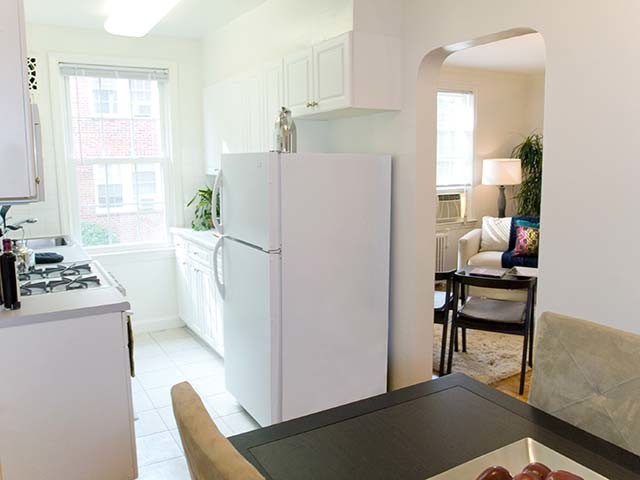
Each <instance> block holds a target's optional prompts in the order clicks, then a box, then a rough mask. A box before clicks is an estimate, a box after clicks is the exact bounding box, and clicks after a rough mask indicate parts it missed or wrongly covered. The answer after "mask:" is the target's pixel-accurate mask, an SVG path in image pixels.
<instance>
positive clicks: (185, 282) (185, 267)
mask: <svg viewBox="0 0 640 480" xmlns="http://www.w3.org/2000/svg"><path fill="white" fill-rule="evenodd" d="M176 261H177V264H176V270H177V273H178V278H177V283H178V315H179V316H180V319H181V320H182V321H183V322H184V323H186V324H187V326H189V327H190V326H191V324H192V323H193V304H192V299H191V289H190V277H191V275H190V273H189V271H190V266H189V264H188V261H187V258H186V256H184V257H183V256H180V255H179V256H177V257H176Z"/></svg>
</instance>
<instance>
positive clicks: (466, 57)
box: [445, 33, 545, 73]
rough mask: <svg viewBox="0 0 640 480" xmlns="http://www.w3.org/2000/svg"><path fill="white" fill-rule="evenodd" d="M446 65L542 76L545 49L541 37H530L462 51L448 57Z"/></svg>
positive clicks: (536, 34)
mask: <svg viewBox="0 0 640 480" xmlns="http://www.w3.org/2000/svg"><path fill="white" fill-rule="evenodd" d="M445 65H446V66H448V67H458V68H477V69H483V70H497V71H503V72H514V73H542V72H544V69H545V46H544V40H543V39H542V35H540V34H539V33H531V34H529V35H522V36H520V37H514V38H509V39H507V40H501V41H499V42H494V43H488V44H486V45H481V46H479V47H473V48H469V49H466V50H461V51H459V52H456V53H454V54H452V55H451V56H449V57H448V58H447V59H446V61H445Z"/></svg>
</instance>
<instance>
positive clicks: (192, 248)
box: [174, 235, 224, 355]
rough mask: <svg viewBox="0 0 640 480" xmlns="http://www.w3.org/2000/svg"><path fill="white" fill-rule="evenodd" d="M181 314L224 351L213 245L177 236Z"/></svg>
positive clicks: (177, 267)
mask: <svg viewBox="0 0 640 480" xmlns="http://www.w3.org/2000/svg"><path fill="white" fill-rule="evenodd" d="M174 243H175V245H176V262H177V264H176V273H177V279H176V281H177V290H178V315H179V316H180V318H181V319H182V321H184V323H185V324H186V325H187V327H189V329H190V330H191V331H192V332H193V333H195V334H196V335H198V336H199V337H200V338H201V339H202V340H203V341H204V342H205V343H207V344H208V345H209V346H210V347H211V348H213V349H214V350H215V351H216V352H218V353H219V354H220V355H223V354H224V346H223V330H222V329H223V327H222V299H221V298H220V294H219V293H218V290H217V288H216V283H215V278H214V270H213V247H210V248H205V247H203V246H202V244H197V245H196V244H195V243H191V242H189V240H188V239H185V238H184V237H180V236H178V235H175V236H174Z"/></svg>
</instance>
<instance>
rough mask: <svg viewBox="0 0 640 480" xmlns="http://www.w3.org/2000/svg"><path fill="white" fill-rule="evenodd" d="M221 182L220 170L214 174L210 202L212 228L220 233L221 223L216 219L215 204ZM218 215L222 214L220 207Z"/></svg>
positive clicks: (216, 203)
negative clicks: (214, 178)
mask: <svg viewBox="0 0 640 480" xmlns="http://www.w3.org/2000/svg"><path fill="white" fill-rule="evenodd" d="M221 184H222V170H219V171H218V175H217V176H216V181H215V182H214V184H213V193H212V194H211V203H212V210H213V211H212V212H211V213H212V215H211V219H212V220H213V228H214V229H215V230H216V232H218V233H219V234H220V235H222V223H220V220H218V215H217V205H218V195H219V194H220V187H221ZM220 215H222V209H220Z"/></svg>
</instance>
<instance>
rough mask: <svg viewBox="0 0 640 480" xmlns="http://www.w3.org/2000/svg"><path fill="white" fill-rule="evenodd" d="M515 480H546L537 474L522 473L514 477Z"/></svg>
mask: <svg viewBox="0 0 640 480" xmlns="http://www.w3.org/2000/svg"><path fill="white" fill-rule="evenodd" d="M513 480H544V479H543V478H542V477H539V476H538V475H537V474H535V473H526V472H521V473H519V474H517V475H516V476H515V477H513Z"/></svg>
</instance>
